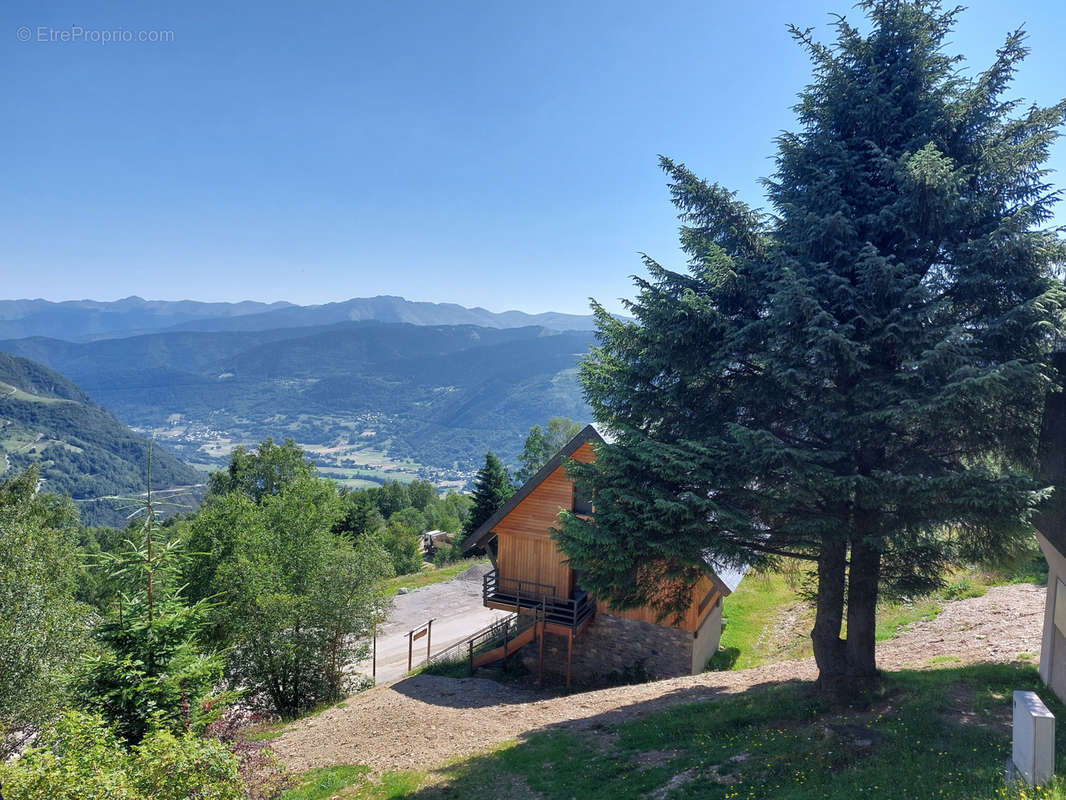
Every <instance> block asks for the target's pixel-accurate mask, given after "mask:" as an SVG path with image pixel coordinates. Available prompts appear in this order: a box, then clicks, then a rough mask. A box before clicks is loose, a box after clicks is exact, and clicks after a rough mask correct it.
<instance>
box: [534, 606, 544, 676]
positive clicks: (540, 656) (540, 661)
mask: <svg viewBox="0 0 1066 800" xmlns="http://www.w3.org/2000/svg"><path fill="white" fill-rule="evenodd" d="M534 624H535V625H539V626H540V635H539V636H538V637H537V638H538V639H540V642H539V643H538V648H539V652H538V653H537V686H543V685H544V618H543V617H541V620H540V622H537V621H536V618H534Z"/></svg>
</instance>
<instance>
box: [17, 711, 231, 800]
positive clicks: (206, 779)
mask: <svg viewBox="0 0 1066 800" xmlns="http://www.w3.org/2000/svg"><path fill="white" fill-rule="evenodd" d="M0 786H3V792H4V794H3V796H4V799H5V800H104V799H105V798H106V800H189V798H197V800H241V798H242V797H243V796H244V794H243V789H242V785H241V779H240V774H239V772H238V764H237V759H236V757H235V756H234V755H233V754H232V753H231V752H230V751H229V750H228V749H227V748H226V746H225V745H224V744H222V743H221V742H219V741H218V740H217V739H200V738H197V737H195V736H192V735H191V734H184V735H180V736H175V735H174V734H172V733H170V732H169V731H166V730H154V731H151V732H150V733H149V734H148V735H147V736H146V737H145V738H144V740H143V741H142V742H141V743H140V744H139V745H137V746H135V747H133V748H132V749H130V750H127V749H125V747H123V745H122V743H121V742H120V741H119V740H118V737H116V736H115V734H114V732H113V731H112V730H111V729H110V728H108V727H107V725H106V724H105V723H104V721H103V719H101V718H100V717H98V716H94V715H90V714H84V713H81V712H68V713H67V714H65V715H64V716H62V717H61V718H60V719H59V720H58V721H57V722H56V723H55V724H54V725H53V726H52V727H51V728H48V729H47V730H45V731H44V732H43V734H42V736H41V739H40V743H39V745H38V746H36V747H31V748H30V749H28V750H27V751H26V752H25V753H23V755H22V756H20V757H19V758H17V759H15V760H14V761H11V762H8V763H6V764H0Z"/></svg>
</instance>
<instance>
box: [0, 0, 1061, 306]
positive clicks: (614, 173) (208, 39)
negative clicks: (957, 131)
mask: <svg viewBox="0 0 1066 800" xmlns="http://www.w3.org/2000/svg"><path fill="white" fill-rule="evenodd" d="M830 11H836V12H841V13H847V14H848V16H849V18H857V17H858V12H857V11H855V10H853V9H851V7H850V5H849V4H848V3H847V2H839V3H834V2H832V0H817V2H811V1H810V0H794V1H793V2H773V1H771V2H748V3H733V2H729V3H726V2H694V1H692V0H659V1H658V2H651V0H647V1H646V2H645V1H643V0H642V1H641V2H628V1H623V0H605V1H604V2H585V3H573V2H554V0H538V2H535V3H516V2H506V1H505V0H492V1H491V2H490V1H486V2H464V1H461V0H458V1H454V0H453V2H440V1H439V0H433V1H431V2H411V1H410V0H373V2H371V1H370V0H348V1H347V2H336V3H329V2H318V3H313V4H303V3H291V2H289V3H274V2H256V3H251V2H241V1H237V2H197V1H195V0H186V1H185V2H181V3H159V2H154V1H153V2H145V0H137V2H130V3H109V2H96V3H93V4H91V7H90V4H88V3H85V2H78V3H63V2H49V1H48V0H45V1H44V2H23V1H22V0H15V2H11V0H8V2H6V3H4V4H3V8H2V9H0V54H2V56H0V57H2V59H3V61H2V68H3V75H4V91H3V92H2V94H0V97H2V106H0V113H2V114H3V124H2V125H0V146H2V147H3V152H4V153H5V156H6V157H5V159H4V164H5V169H4V176H3V179H2V180H0V277H2V281H0V297H7V298H12V297H45V298H48V299H54V300H62V299H74V298H83V297H92V298H95V299H115V298H118V297H122V296H126V295H129V294H139V295H141V296H143V297H147V298H153V299H181V298H193V299H203V300H239V299H256V300H289V301H292V302H297V303H320V302H328V301H332V300H341V299H345V298H348V297H356V296H368V295H375V294H400V295H404V296H406V297H409V298H411V299H419V300H433V301H449V302H458V303H462V304H464V305H481V306H484V307H486V308H490V309H492V310H497V311H500V310H505V309H510V308H517V309H521V310H525V311H545V310H557V311H569V312H576V313H583V312H584V311H586V310H587V298H588V297H589V296H594V297H596V298H597V299H599V300H601V301H602V302H605V304H606V305H607V306H608V307H610V308H612V309H617V308H618V307H619V306H618V302H617V298H619V297H623V296H631V295H632V284H631V281H630V277H629V276H630V275H632V274H634V273H637V272H640V271H641V264H640V260H639V256H638V253H639V252H640V251H645V252H647V253H649V254H650V255H652V256H653V257H655V258H657V259H659V260H660V261H662V262H663V263H664V264H666V265H668V266H674V267H680V266H681V265H682V263H683V261H682V258H681V256H680V254H679V252H678V250H677V246H676V228H677V222H676V219H675V217H674V212H673V208H672V206H671V205H670V203H669V199H668V197H667V193H666V191H665V188H664V181H663V176H662V174H661V173H660V172H659V170H658V168H657V165H656V155H657V154H659V153H663V154H666V155H669V156H671V157H672V158H675V159H677V160H681V161H684V162H686V163H687V164H688V165H689V166H691V167H692V168H693V169H695V171H696V172H697V173H698V174H700V175H702V176H704V177H706V178H709V179H711V180H715V181H718V182H720V183H722V184H724V185H726V186H729V187H731V188H733V189H735V190H737V192H738V193H739V194H740V196H741V197H742V198H744V199H746V200H748V201H749V202H751V203H753V204H755V205H762V202H763V201H762V194H761V190H760V187H759V184H758V178H759V177H761V176H764V175H766V174H768V173H769V172H770V170H771V162H770V157H771V156H772V154H773V141H772V140H773V137H774V136H775V135H776V134H777V132H778V131H780V130H781V129H783V128H787V127H790V126H791V124H792V113H791V111H790V110H789V109H790V106H791V104H792V103H793V101H794V98H795V94H796V92H797V91H798V90H799V89H800V88H802V86H803V85H804V83H805V82H806V81H807V79H808V77H809V72H808V65H807V62H806V59H805V57H804V55H803V53H802V52H801V51H800V49H799V48H798V47H796V46H795V45H794V44H793V43H792V41H791V39H790V38H789V36H788V33H787V31H786V25H787V23H789V22H794V23H796V24H798V25H801V26H816V29H817V33H818V34H819V35H820V36H821V37H822V38H828V37H829V35H830V32H829V30H828V28H827V23H828V21H829V15H828V12H830ZM1022 23H1024V24H1025V25H1026V28H1027V30H1028V31H1029V34H1030V40H1029V44H1030V46H1031V48H1032V50H1033V52H1032V55H1031V56H1030V58H1029V59H1028V60H1027V62H1026V64H1025V65H1024V67H1023V69H1022V72H1021V74H1020V75H1019V77H1018V80H1017V81H1016V84H1015V92H1014V94H1016V95H1017V96H1021V97H1025V98H1026V99H1028V100H1032V101H1035V102H1038V103H1042V104H1048V103H1051V102H1054V101H1056V100H1058V99H1059V98H1060V97H1061V96H1062V95H1064V94H1066V80H1064V79H1063V76H1064V75H1066V3H1062V2H1060V1H1059V0H1015V2H1011V3H1003V2H998V1H997V2H992V1H991V0H979V1H978V2H974V3H972V4H971V5H970V8H969V10H968V11H967V12H966V13H965V14H964V15H963V16H962V18H961V21H960V25H959V26H958V28H957V30H956V34H955V36H954V43H955V48H956V49H957V50H958V51H959V52H962V53H964V54H965V55H967V57H968V59H969V64H970V65H971V67H972V68H974V69H977V68H979V67H982V66H984V65H986V64H987V63H988V62H989V61H990V60H991V59H992V57H993V53H994V50H995V48H996V47H997V45H998V44H999V43H1001V42H1002V40H1003V37H1004V35H1005V34H1006V32H1007V31H1008V30H1010V29H1012V28H1014V27H1016V26H1018V25H1019V24H1022ZM23 26H25V28H26V29H27V30H28V31H29V35H30V41H28V42H22V41H19V37H20V36H23V37H25V35H26V34H25V32H22V31H20V28H22V27H23ZM78 28H80V29H81V31H82V32H81V33H80V34H75V33H74V31H75V30H76V29H78ZM105 31H128V32H130V35H132V36H134V37H136V36H138V35H139V32H141V31H146V32H156V31H164V32H170V33H165V34H163V35H164V36H167V37H169V38H170V39H171V41H164V42H155V43H152V42H146V43H139V42H111V43H106V44H105V43H101V42H99V41H86V39H90V38H95V39H100V38H102V37H103V36H104V35H105V34H104V33H103V32H105ZM64 35H68V36H75V35H77V36H79V37H80V40H79V41H66V42H64V41H61V38H62V37H63V36H64ZM149 35H151V34H149ZM41 38H44V39H46V40H47V39H50V38H56V39H57V40H56V41H40V39H41ZM1052 166H1053V167H1055V168H1056V169H1057V170H1058V172H1059V174H1058V175H1057V176H1056V178H1055V180H1056V181H1057V182H1059V183H1062V184H1063V185H1066V178H1063V177H1062V176H1063V174H1064V173H1066V147H1064V146H1063V144H1062V143H1060V144H1059V145H1057V146H1056V150H1055V153H1054V161H1053V164H1052ZM1058 219H1059V221H1060V222H1066V210H1064V211H1060V213H1059V217H1058Z"/></svg>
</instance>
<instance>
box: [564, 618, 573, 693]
mask: <svg viewBox="0 0 1066 800" xmlns="http://www.w3.org/2000/svg"><path fill="white" fill-rule="evenodd" d="M573 656H574V631H573V629H571V630H570V635H569V636H568V637H567V639H566V688H567V689H569V688H570V663H571V661H572V660H573Z"/></svg>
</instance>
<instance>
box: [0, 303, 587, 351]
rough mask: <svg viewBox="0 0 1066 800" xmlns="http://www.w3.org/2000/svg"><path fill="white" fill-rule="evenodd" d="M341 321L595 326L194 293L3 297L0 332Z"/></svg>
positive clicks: (60, 333)
mask: <svg viewBox="0 0 1066 800" xmlns="http://www.w3.org/2000/svg"><path fill="white" fill-rule="evenodd" d="M339 322H394V323H408V324H412V325H477V326H479V327H484V328H520V327H527V326H530V325H536V326H541V327H544V328H549V329H551V330H556V331H563V330H583V331H588V330H593V329H594V327H595V323H594V320H593V317H592V315H581V314H562V313H557V312H545V313H542V314H527V313H525V312H523V311H503V312H493V311H488V310H486V309H484V308H467V307H465V306H461V305H458V304H455V303H429V302H418V301H412V300H406V299H404V298H402V297H396V296H390V295H380V296H378V297H362V298H352V299H350V300H345V301H343V302H336V303H325V304H322V305H309V306H298V305H293V304H292V303H285V302H278V303H258V302H253V301H243V302H240V303H208V302H199V301H194V300H179V301H168V300H143V299H142V298H140V297H135V296H134V297H127V298H124V299H122V300H116V301H113V302H111V301H95V300H71V301H64V302H59V303H56V302H51V301H48V300H0V338H5V339H21V338H26V337H30V336H48V337H50V338H55V339H64V340H67V341H75V342H84V341H92V340H96V339H111V338H122V337H128V336H136V335H143V334H147V333H153V332H162V331H207V332H225V331H243V332H250V331H269V330H277V329H282V328H297V327H310V326H321V325H332V324H336V323H339Z"/></svg>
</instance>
